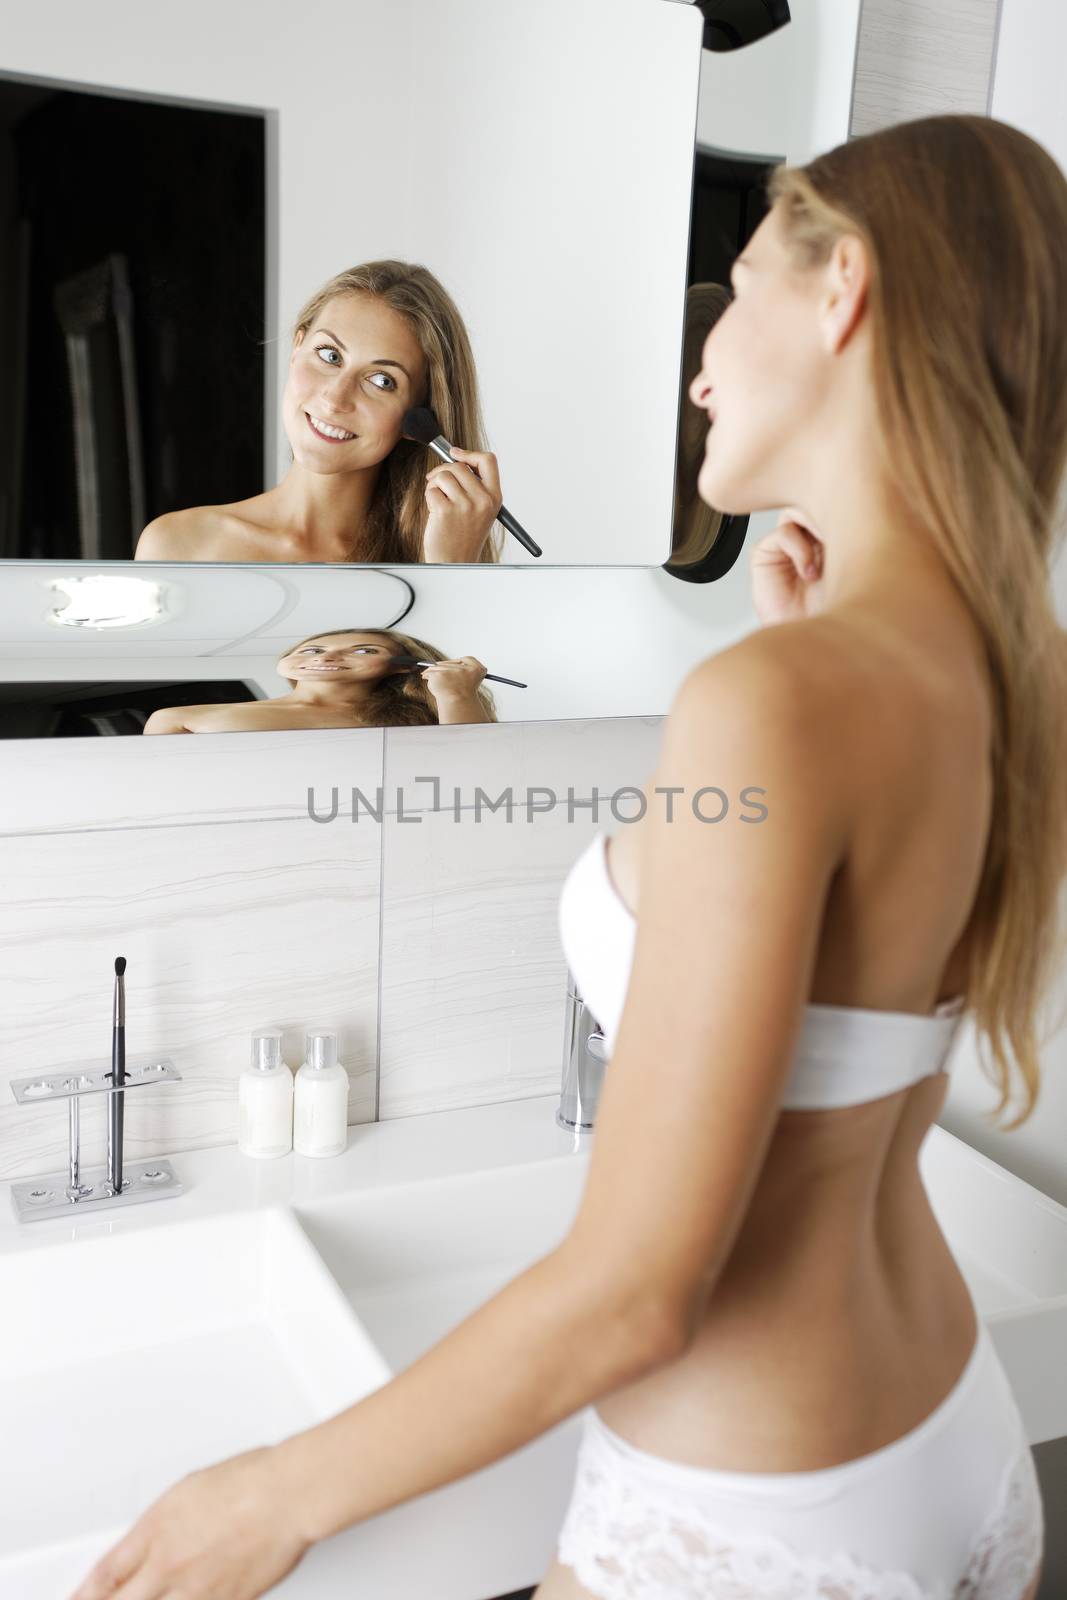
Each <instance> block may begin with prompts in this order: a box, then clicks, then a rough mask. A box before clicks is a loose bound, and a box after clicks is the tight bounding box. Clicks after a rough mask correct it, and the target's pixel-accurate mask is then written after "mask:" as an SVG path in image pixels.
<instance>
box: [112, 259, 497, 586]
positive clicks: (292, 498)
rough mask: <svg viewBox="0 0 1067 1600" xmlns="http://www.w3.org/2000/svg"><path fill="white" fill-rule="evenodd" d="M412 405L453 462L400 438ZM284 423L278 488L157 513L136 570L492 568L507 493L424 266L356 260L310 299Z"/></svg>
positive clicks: (439, 296) (467, 348)
mask: <svg viewBox="0 0 1067 1600" xmlns="http://www.w3.org/2000/svg"><path fill="white" fill-rule="evenodd" d="M222 381H225V375H224V374H220V382H222ZM413 406H429V407H430V409H431V410H432V411H433V412H434V414H435V415H436V417H437V419H438V421H439V423H440V424H441V430H442V432H443V434H444V435H445V437H446V438H448V439H453V440H457V441H462V446H463V447H462V448H461V446H460V444H457V445H456V446H455V447H454V448H453V452H452V454H453V458H454V459H453V462H451V463H449V462H445V461H441V460H440V458H439V457H438V456H436V455H435V454H434V453H433V452H432V451H431V450H430V449H429V448H428V447H427V446H426V445H423V444H418V443H416V442H415V441H413V440H409V439H404V438H402V437H401V431H400V430H401V425H402V422H403V418H404V414H405V412H407V411H408V410H410V409H411V408H412V407H413ZM282 424H283V426H284V428H285V432H286V435H287V436H288V439H289V444H290V448H291V452H292V465H291V466H290V468H289V470H288V472H287V473H286V475H285V477H284V478H283V479H282V481H281V482H280V483H279V484H277V485H275V487H274V488H272V489H267V490H265V491H264V493H262V494H256V495H252V496H251V497H250V498H249V499H247V500H239V501H236V502H234V503H233V504H232V505H218V506H193V507H190V508H188V509H185V510H175V511H168V512H165V513H164V514H163V515H162V516H160V517H157V518H156V519H155V521H153V522H150V523H149V524H148V526H147V527H146V528H145V529H144V531H143V533H142V534H141V537H140V539H139V540H138V543H137V549H136V552H135V557H136V559H137V560H139V561H144V560H150V561H253V562H265V561H288V562H299V561H328V562H348V561H353V562H373V563H378V564H394V565H395V564H399V563H404V562H416V561H432V562H493V561H498V560H499V559H500V548H501V543H502V541H503V538H504V534H503V530H502V529H501V528H500V527H499V526H496V527H494V523H495V519H496V515H497V513H498V512H499V510H500V507H501V505H502V504H503V495H502V492H501V487H500V474H499V468H498V465H497V460H496V457H495V455H493V454H492V452H491V451H489V450H488V449H487V448H486V444H485V432H484V426H483V422H482V415H481V406H480V402H479V398H478V381H477V373H476V370H475V365H474V356H473V353H472V351H471V345H470V340H469V338H468V335H467V331H466V328H465V327H464V324H463V319H462V317H461V315H460V312H459V309H458V307H457V306H456V303H455V301H454V300H453V299H452V297H451V296H450V295H449V294H448V292H447V291H446V290H445V288H444V287H443V285H442V284H441V283H440V282H439V281H438V280H437V278H435V277H434V275H433V273H431V272H430V271H429V270H428V269H427V268H426V267H423V266H419V265H415V264H412V263H408V262H404V261H394V260H383V261H370V262H366V263H365V264H364V265H362V266H358V267H353V268H351V269H350V270H348V271H346V272H340V273H338V274H337V275H336V277H334V278H331V279H330V281H329V282H328V283H326V284H324V285H323V286H322V288H321V289H319V290H318V292H317V293H316V294H314V295H312V296H311V298H310V300H308V302H307V304H306V305H305V306H304V308H303V310H302V311H301V312H300V315H299V316H298V317H297V319H296V324H295V326H294V329H293V346H292V351H291V354H290V357H289V370H288V376H287V379H286V384H285V390H284V394H283V396H282Z"/></svg>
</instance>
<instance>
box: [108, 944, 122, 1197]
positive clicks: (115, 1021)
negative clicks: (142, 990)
mask: <svg viewBox="0 0 1067 1600" xmlns="http://www.w3.org/2000/svg"><path fill="white" fill-rule="evenodd" d="M125 971H126V957H125V956H116V957H115V999H114V1003H113V1005H112V1008H111V1083H112V1088H113V1090H114V1089H115V1088H118V1087H119V1086H121V1085H122V1084H124V1083H125V1082H126V984H125V980H124V978H123V974H124V973H125ZM125 1103H126V1096H125V1095H124V1094H115V1093H111V1094H109V1095H108V1097H107V1181H108V1183H109V1184H110V1185H111V1188H112V1191H113V1192H114V1193H115V1194H118V1193H119V1192H120V1190H121V1189H122V1120H123V1119H122V1113H123V1110H124V1109H125Z"/></svg>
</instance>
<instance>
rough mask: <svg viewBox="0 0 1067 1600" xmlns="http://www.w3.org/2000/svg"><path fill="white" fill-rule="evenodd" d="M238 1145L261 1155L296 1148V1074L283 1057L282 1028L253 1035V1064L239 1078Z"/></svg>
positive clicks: (243, 1149) (244, 1150) (265, 1029)
mask: <svg viewBox="0 0 1067 1600" xmlns="http://www.w3.org/2000/svg"><path fill="white" fill-rule="evenodd" d="M237 1148H238V1149H239V1150H240V1151H241V1153H242V1155H246V1156H260V1157H273V1156H285V1155H288V1154H289V1151H290V1150H291V1149H292V1148H293V1074H292V1073H291V1072H290V1070H289V1068H288V1067H287V1066H286V1064H285V1062H284V1061H283V1060H282V1032H281V1029H280V1028H261V1029H259V1030H258V1031H257V1032H256V1033H254V1034H253V1035H252V1064H251V1066H250V1067H249V1068H248V1069H247V1070H246V1071H245V1072H242V1074H241V1076H240V1078H239V1079H238V1081H237Z"/></svg>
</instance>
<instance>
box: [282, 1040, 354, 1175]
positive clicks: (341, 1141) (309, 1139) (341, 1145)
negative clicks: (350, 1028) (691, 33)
mask: <svg viewBox="0 0 1067 1600" xmlns="http://www.w3.org/2000/svg"><path fill="white" fill-rule="evenodd" d="M347 1144H348V1073H347V1072H346V1071H345V1069H344V1067H343V1066H342V1065H341V1063H340V1062H339V1061H338V1059H337V1035H336V1033H331V1032H330V1030H329V1029H327V1028H310V1029H309V1030H308V1035H307V1059H306V1061H305V1062H304V1065H303V1066H302V1067H301V1068H300V1070H299V1072H298V1073H297V1075H296V1098H295V1101H294V1110H293V1149H294V1150H295V1151H296V1153H297V1155H299V1156H339V1155H340V1154H341V1152H342V1151H343V1150H344V1149H345V1146H346V1145H347Z"/></svg>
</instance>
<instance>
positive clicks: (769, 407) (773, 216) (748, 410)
mask: <svg viewBox="0 0 1067 1600" xmlns="http://www.w3.org/2000/svg"><path fill="white" fill-rule="evenodd" d="M731 279H732V282H733V288H734V297H733V300H732V301H731V303H730V305H729V307H728V308H727V309H726V311H724V312H723V314H722V316H721V317H720V318H719V320H718V321H717V322H716V323H715V325H714V327H713V328H712V329H711V332H710V333H709V334H708V337H707V339H706V340H705V343H704V350H703V356H702V360H701V368H700V371H699V372H698V373H697V375H696V377H695V378H694V379H693V382H692V383H691V384H690V386H689V398H690V400H691V401H692V402H693V404H694V405H696V406H699V407H700V409H701V410H702V411H704V412H705V413H706V414H707V417H708V420H709V422H710V424H711V426H710V428H709V430H708V436H707V440H706V442H705V454H704V461H703V464H702V466H701V469H700V474H699V477H698V479H697V489H698V492H699V494H700V498H701V499H702V500H704V501H705V502H706V503H707V504H708V505H711V506H716V507H718V508H719V510H721V511H727V512H734V513H737V512H751V511H765V510H773V509H775V508H776V507H778V506H781V505H784V504H787V503H788V502H789V501H790V499H791V498H792V495H791V493H790V488H791V486H792V487H794V488H795V485H792V480H791V474H790V468H789V461H790V460H791V459H796V457H797V455H798V453H799V452H801V451H803V450H806V449H807V448H808V445H807V443H806V442H805V441H807V440H808V439H810V437H811V432H810V430H811V428H812V426H813V422H814V419H815V418H816V417H817V416H818V415H819V412H820V409H821V404H822V401H823V399H824V398H825V394H826V390H827V384H828V383H829V381H830V376H831V374H830V367H829V363H828V354H829V352H828V350H827V347H826V342H825V337H824V329H823V327H822V324H821V319H820V315H819V307H820V295H821V294H822V292H823V289H824V279H823V275H822V274H821V273H820V272H819V271H818V270H806V271H805V270H802V269H800V268H798V266H797V265H796V263H795V261H794V260H793V258H792V256H791V255H790V253H789V251H788V249H787V246H786V240H785V237H784V234H783V229H782V222H781V215H780V210H779V207H778V206H775V207H773V208H772V209H771V211H770V212H769V213H768V215H767V216H766V217H765V218H764V220H763V221H762V222H761V223H760V225H759V227H758V228H757V229H756V231H755V233H754V234H753V235H752V238H751V239H750V240H749V242H748V244H747V246H746V247H745V249H744V250H743V251H742V253H741V254H740V255H739V256H738V258H737V260H736V261H735V262H734V265H733V269H732V272H731ZM815 426H816V430H817V431H820V429H819V425H818V424H817V423H816V424H815Z"/></svg>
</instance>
